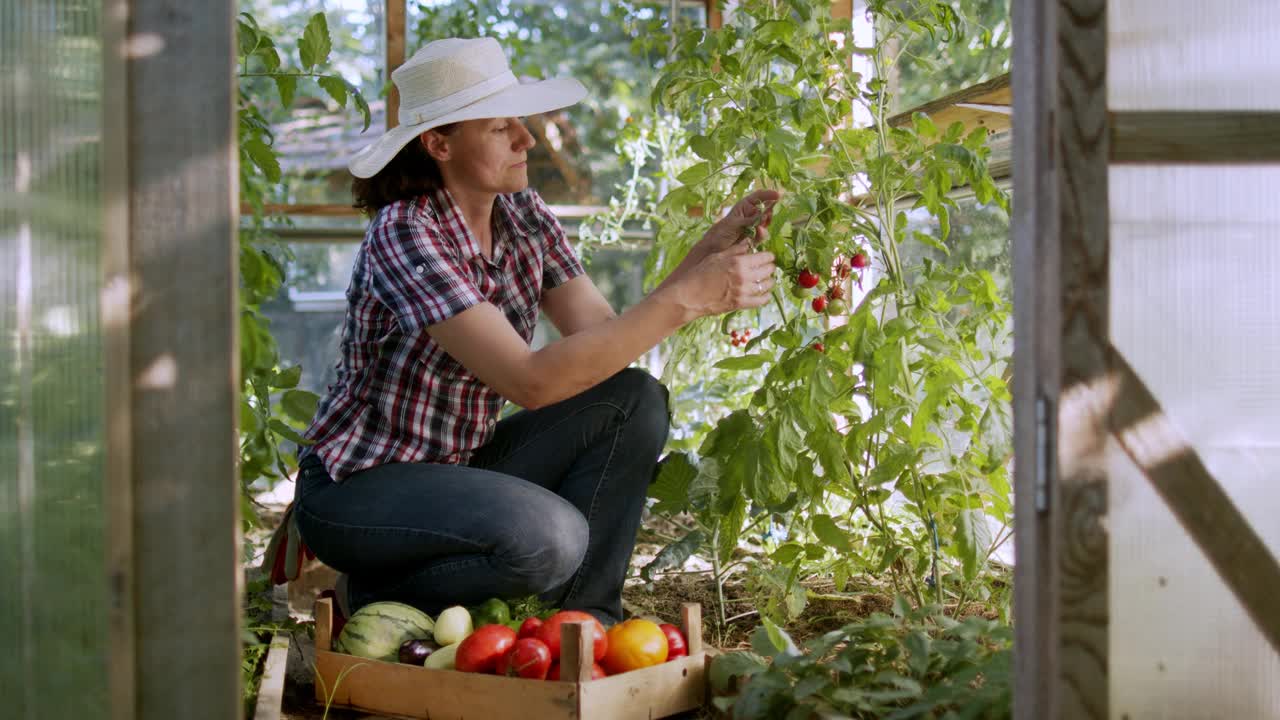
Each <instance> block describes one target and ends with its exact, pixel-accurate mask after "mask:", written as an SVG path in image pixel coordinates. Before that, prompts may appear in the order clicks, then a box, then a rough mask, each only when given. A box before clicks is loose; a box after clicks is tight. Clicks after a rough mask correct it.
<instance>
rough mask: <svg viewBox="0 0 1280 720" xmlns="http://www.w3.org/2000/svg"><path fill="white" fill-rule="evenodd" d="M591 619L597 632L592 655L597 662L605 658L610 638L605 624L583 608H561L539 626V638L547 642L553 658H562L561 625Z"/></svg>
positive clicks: (593, 628) (593, 629) (592, 626)
mask: <svg viewBox="0 0 1280 720" xmlns="http://www.w3.org/2000/svg"><path fill="white" fill-rule="evenodd" d="M579 621H589V622H590V623H591V625H590V626H589V627H590V628H592V632H594V633H595V640H594V642H595V647H594V649H593V652H592V655H593V656H594V659H595V661H596V662H600V661H601V660H603V659H604V654H605V651H606V650H607V649H608V648H609V640H608V637H607V636H606V634H605V631H604V625H601V624H600V621H599V620H596V619H595V617H593V616H592V615H591V614H590V613H585V612H582V611H581V610H561V611H560V612H558V613H556V614H555V615H552V616H551V617H549V618H547V620H546V622H544V623H542V627H540V628H538V635H537V638H538V639H539V640H541V641H542V642H544V643H546V644H547V647H549V648H551V659H552V660H559V659H560V626H561V625H563V624H564V623H567V622H579Z"/></svg>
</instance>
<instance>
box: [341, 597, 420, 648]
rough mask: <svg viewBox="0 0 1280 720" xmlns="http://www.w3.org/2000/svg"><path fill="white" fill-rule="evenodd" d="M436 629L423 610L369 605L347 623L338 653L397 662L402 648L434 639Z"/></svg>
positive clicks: (405, 606)
mask: <svg viewBox="0 0 1280 720" xmlns="http://www.w3.org/2000/svg"><path fill="white" fill-rule="evenodd" d="M434 627H435V625H434V624H433V623H432V622H431V618H430V617H429V616H428V615H427V614H426V613H424V612H422V611H421V610H419V609H417V608H415V607H412V606H410V605H405V604H404V603H398V602H376V603H370V604H368V605H365V606H364V607H362V608H360V609H359V610H357V611H355V613H354V614H352V615H351V617H350V618H349V619H348V620H347V624H346V625H345V626H343V628H342V632H341V633H340V634H339V635H338V641H337V642H335V643H334V644H333V649H334V651H335V652H340V653H346V654H347V655H356V656H358V657H363V658H370V659H372V660H385V661H387V662H396V661H397V660H398V659H399V658H398V654H399V651H400V645H401V644H402V643H403V642H404V641H405V640H409V639H412V638H430V637H431V631H432V630H433V629H434Z"/></svg>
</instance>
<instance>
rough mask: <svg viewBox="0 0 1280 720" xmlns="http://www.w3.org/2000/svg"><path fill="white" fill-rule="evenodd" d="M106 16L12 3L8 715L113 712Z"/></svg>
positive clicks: (5, 98) (5, 149)
mask: <svg viewBox="0 0 1280 720" xmlns="http://www.w3.org/2000/svg"><path fill="white" fill-rule="evenodd" d="M100 21H101V14H100V4H99V3H95V2H75V1H71V2H43V3H26V2H4V3H0V67H2V68H4V73H3V75H4V79H3V80H0V165H3V168H4V169H3V172H0V197H2V198H3V202H2V203H0V338H3V341H2V342H3V345H4V347H3V353H4V355H3V359H0V417H2V418H3V422H0V578H3V579H4V584H5V590H4V591H3V592H0V636H2V637H3V638H4V653H3V656H2V657H0V697H2V698H3V704H4V711H3V712H0V715H4V716H5V717H18V718H76V719H77V720H92V719H94V718H105V717H108V715H107V712H108V703H107V696H108V663H107V654H108V650H107V648H108V642H107V581H106V578H107V573H106V568H105V566H106V553H105V552H104V549H103V548H104V540H105V532H106V531H105V525H106V522H105V518H106V514H107V513H106V509H105V502H106V499H105V493H104V488H105V483H104V479H103V477H104V472H103V470H104V455H103V445H104V443H103V435H104V432H105V428H106V424H107V418H106V416H105V412H104V377H103V363H104V352H103V342H102V340H103V332H102V328H101V325H100V322H99V300H98V298H99V294H98V293H99V289H100V283H101V274H102V261H101V253H100V247H101V246H100V243H101V229H100V225H99V223H98V217H99V213H100V211H101V205H100V202H99V187H100V178H101V172H102V161H101V157H100V145H101V144H100V142H99V138H100V137H101V133H102V125H103V120H102V115H103V107H102V92H101V90H102V71H103V67H102V65H103V63H102V59H101V56H102V53H101V44H100V39H99V28H100Z"/></svg>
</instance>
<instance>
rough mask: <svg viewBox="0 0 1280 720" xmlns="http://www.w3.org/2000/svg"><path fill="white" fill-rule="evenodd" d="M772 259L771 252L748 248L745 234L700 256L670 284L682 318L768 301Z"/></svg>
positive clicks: (689, 318) (758, 305) (773, 267)
mask: <svg viewBox="0 0 1280 720" xmlns="http://www.w3.org/2000/svg"><path fill="white" fill-rule="evenodd" d="M773 260H774V258H773V253H770V252H755V253H753V252H751V247H750V245H749V243H748V242H747V239H746V238H743V239H741V241H740V242H737V243H734V244H732V245H730V246H729V247H728V248H726V249H724V250H720V251H718V252H713V253H711V254H709V255H707V256H706V257H704V258H702V260H700V261H699V262H698V264H697V265H694V266H693V267H692V268H690V269H689V272H688V273H686V274H685V275H684V276H682V277H681V278H680V280H679V281H678V282H677V284H676V287H675V288H673V289H674V290H675V291H676V297H677V298H678V299H679V302H680V304H681V305H682V306H683V307H684V309H685V311H686V314H687V318H686V321H691V320H696V319H697V318H700V317H706V316H708V315H719V314H721V313H726V312H730V311H732V310H741V309H744V308H757V307H760V306H761V305H764V304H765V303H767V302H769V291H770V290H772V289H773V283H774V280H773V271H774V270H775V269H777V266H776V265H775V264H774V261H773Z"/></svg>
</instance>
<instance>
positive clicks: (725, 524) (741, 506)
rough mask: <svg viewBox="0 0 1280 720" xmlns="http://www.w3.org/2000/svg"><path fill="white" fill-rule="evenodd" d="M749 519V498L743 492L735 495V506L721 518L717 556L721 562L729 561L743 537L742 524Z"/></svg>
mask: <svg viewBox="0 0 1280 720" xmlns="http://www.w3.org/2000/svg"><path fill="white" fill-rule="evenodd" d="M746 520H747V498H746V497H745V496H743V495H742V494H738V495H736V496H734V497H733V506H732V507H731V508H730V509H729V511H728V512H726V513H724V514H723V515H722V516H721V518H720V537H719V543H717V546H716V556H717V557H718V558H719V559H720V562H722V563H723V562H728V561H729V559H730V558H732V557H733V551H734V550H735V549H737V547H738V540H739V539H741V537H742V524H743V523H744V522H746Z"/></svg>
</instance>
